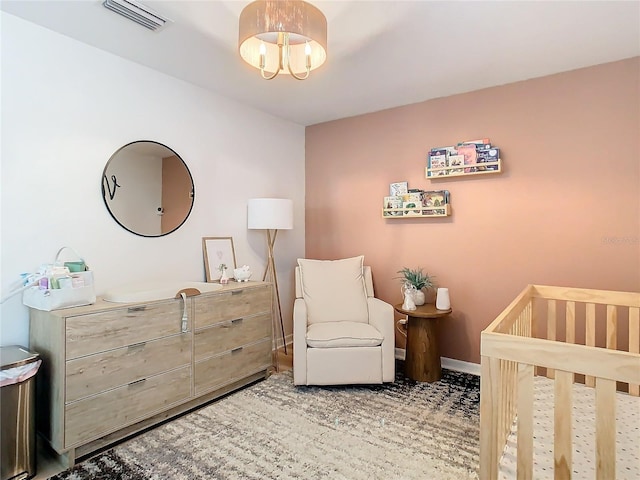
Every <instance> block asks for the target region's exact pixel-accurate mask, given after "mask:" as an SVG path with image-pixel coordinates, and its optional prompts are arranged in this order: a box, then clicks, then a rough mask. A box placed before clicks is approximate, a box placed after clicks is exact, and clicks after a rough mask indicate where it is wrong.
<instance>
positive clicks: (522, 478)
mask: <svg viewBox="0 0 640 480" xmlns="http://www.w3.org/2000/svg"><path fill="white" fill-rule="evenodd" d="M517 455H518V458H517V462H518V463H517V468H516V473H517V476H518V480H531V479H532V478H533V365H527V364H525V363H520V364H518V451H517Z"/></svg>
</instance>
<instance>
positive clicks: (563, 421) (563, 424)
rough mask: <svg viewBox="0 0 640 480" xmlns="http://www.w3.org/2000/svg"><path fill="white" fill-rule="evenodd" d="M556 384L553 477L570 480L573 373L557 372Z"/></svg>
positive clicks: (556, 479)
mask: <svg viewBox="0 0 640 480" xmlns="http://www.w3.org/2000/svg"><path fill="white" fill-rule="evenodd" d="M555 375H556V379H555V383H554V393H555V405H554V422H553V432H554V448H553V457H554V459H553V475H554V479H555V480H570V479H571V465H572V446H571V439H572V436H573V432H572V423H571V422H572V419H571V413H572V400H571V386H572V385H573V373H572V372H565V371H562V370H556V372H555Z"/></svg>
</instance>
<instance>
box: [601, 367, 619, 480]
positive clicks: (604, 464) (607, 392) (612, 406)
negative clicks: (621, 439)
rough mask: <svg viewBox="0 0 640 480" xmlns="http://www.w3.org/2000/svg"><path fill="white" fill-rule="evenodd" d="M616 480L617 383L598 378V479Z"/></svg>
mask: <svg viewBox="0 0 640 480" xmlns="http://www.w3.org/2000/svg"><path fill="white" fill-rule="evenodd" d="M615 478H616V382H615V381H614V380H607V379H604V378H596V479H597V480H615Z"/></svg>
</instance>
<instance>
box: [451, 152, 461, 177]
mask: <svg viewBox="0 0 640 480" xmlns="http://www.w3.org/2000/svg"><path fill="white" fill-rule="evenodd" d="M463 165H464V155H449V159H448V160H447V166H448V167H460V168H451V169H449V175H455V174H457V173H462V172H463V168H462V166H463Z"/></svg>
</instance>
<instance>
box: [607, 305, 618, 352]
mask: <svg viewBox="0 0 640 480" xmlns="http://www.w3.org/2000/svg"><path fill="white" fill-rule="evenodd" d="M617 340H618V308H617V307H616V306H615V305H607V348H610V349H611V350H615V349H616V347H617V344H618V341H617Z"/></svg>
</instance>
